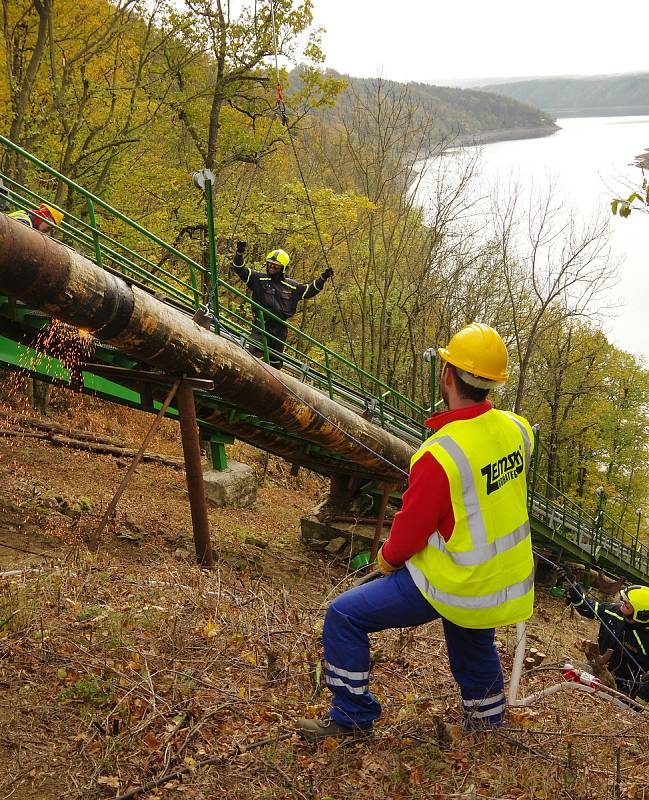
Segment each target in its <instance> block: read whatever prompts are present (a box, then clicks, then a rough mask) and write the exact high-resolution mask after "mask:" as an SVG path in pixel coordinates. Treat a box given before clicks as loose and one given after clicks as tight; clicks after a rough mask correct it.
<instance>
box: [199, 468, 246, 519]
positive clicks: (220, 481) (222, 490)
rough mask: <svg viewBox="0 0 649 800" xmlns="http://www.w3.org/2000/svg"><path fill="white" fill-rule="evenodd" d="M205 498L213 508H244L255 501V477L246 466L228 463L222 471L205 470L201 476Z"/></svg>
mask: <svg viewBox="0 0 649 800" xmlns="http://www.w3.org/2000/svg"><path fill="white" fill-rule="evenodd" d="M203 483H204V485H205V496H206V497H207V501H208V503H211V505H213V506H219V507H222V506H227V507H228V508H245V507H248V506H252V505H254V503H255V502H256V500H257V476H256V474H255V471H254V469H253V468H252V467H251V466H249V465H248V464H242V463H240V462H239V461H232V460H231V459H230V460H229V461H228V466H227V468H226V469H224V470H207V471H206V472H205V473H204V475H203Z"/></svg>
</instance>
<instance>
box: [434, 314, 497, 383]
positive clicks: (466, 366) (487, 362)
mask: <svg viewBox="0 0 649 800" xmlns="http://www.w3.org/2000/svg"><path fill="white" fill-rule="evenodd" d="M437 352H438V353H439V355H440V356H441V357H442V358H443V359H444V361H448V363H449V364H453V366H454V367H458V368H459V369H461V370H464V371H465V372H468V373H469V374H471V375H475V376H477V377H478V378H486V380H489V381H506V380H507V378H509V372H508V371H507V364H508V362H509V357H508V355H507V348H506V347H505V343H504V342H503V340H502V339H501V338H500V334H499V333H498V332H497V331H495V330H494V329H493V328H490V327H489V325H483V324H482V323H481V322H472V323H471V324H470V325H467V326H466V327H465V328H462V330H461V331H458V332H457V333H456V334H455V335H454V336H452V337H451V341H450V342H449V343H448V344H447V345H446V347H440V348H439V350H438V351H437Z"/></svg>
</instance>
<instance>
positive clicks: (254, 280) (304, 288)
mask: <svg viewBox="0 0 649 800" xmlns="http://www.w3.org/2000/svg"><path fill="white" fill-rule="evenodd" d="M246 249H247V243H246V242H243V241H239V242H237V252H236V254H235V256H234V260H233V262H232V267H233V269H234V271H235V272H236V274H237V275H238V276H239V278H241V280H242V281H243V282H244V283H245V284H246V286H247V287H248V288H249V289H250V291H251V294H252V299H253V300H254V301H255V303H258V304H259V305H260V306H262V307H263V308H265V309H267V310H268V311H272V312H273V314H275V315H276V316H278V317H280V319H282V320H287V319H290V318H291V317H292V316H293V315H294V314H295V311H296V310H297V306H298V303H299V302H300V300H308V299H309V297H315V295H317V294H318V293H319V292H321V291H322V289H323V288H324V285H325V283H326V282H327V281H328V280H329V278H331V277H332V276H333V274H334V271H333V270H332V269H331V267H328V268H327V269H326V270H325V271H324V272H323V273H322V275H320V276H319V277H317V278H316V279H315V280H314V281H311V283H298V281H295V280H293V279H292V278H287V277H286V274H285V273H286V268H287V267H288V265H289V262H290V258H289V256H288V253H286V252H284V250H271V251H270V253H268V255H267V256H266V272H256V271H255V270H252V269H250V267H245V266H244V265H243V262H244V253H245V252H246ZM260 316H261V315H260V313H259V311H258V309H256V308H255V309H253V317H254V320H255V328H254V331H253V333H252V336H251V337H250V338H251V341H253V342H254V343H255V344H253V345H252V346H251V348H250V352H251V353H252V354H253V355H255V356H258V357H261V356H263V355H264V349H263V341H264V328H265V331H266V334H267V342H268V350H269V360H270V364H271V366H273V367H277V369H281V366H282V359H281V358H280V356H281V355H282V352H283V351H284V345H285V344H286V337H287V335H288V328H287V327H286V325H285V324H284V322H279V321H278V320H275V319H271V318H270V317H269V316H264V324H263V327H262V323H261V319H260Z"/></svg>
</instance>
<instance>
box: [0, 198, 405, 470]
mask: <svg viewBox="0 0 649 800" xmlns="http://www.w3.org/2000/svg"><path fill="white" fill-rule="evenodd" d="M0 292H2V293H5V294H8V295H10V296H11V297H15V298H17V299H19V300H22V301H23V302H24V303H26V304H28V305H30V306H32V307H34V308H37V309H40V310H41V311H44V312H46V313H48V314H51V315H52V316H54V317H56V318H58V319H60V320H62V321H63V322H67V323H69V324H71V325H75V326H77V327H79V328H82V329H85V330H88V331H90V332H91V333H92V334H93V335H94V336H96V337H97V338H98V339H99V340H101V341H104V342H107V343H108V344H110V345H112V346H114V347H117V348H118V349H120V350H122V351H123V352H124V353H126V354H128V355H131V356H134V357H136V358H137V359H138V360H141V361H144V362H146V363H148V364H150V365H151V366H153V367H156V368H158V369H161V370H162V371H164V372H166V373H168V374H176V375H179V374H184V375H187V376H192V377H201V378H209V379H212V380H213V381H214V394H215V395H216V396H218V397H221V398H223V399H224V400H227V401H228V402H230V403H232V404H234V405H236V406H238V407H239V408H242V409H244V410H246V411H249V412H250V413H252V414H255V415H256V416H258V417H261V418H262V419H266V420H269V421H271V422H273V423H275V424H276V425H279V426H281V427H282V428H283V429H285V430H286V431H289V432H293V433H295V434H297V435H299V436H300V437H301V438H303V439H305V440H307V441H309V442H312V443H313V444H316V445H320V446H322V447H324V448H326V449H327V450H329V451H331V452H334V453H337V454H339V455H341V456H344V457H345V458H346V459H348V460H349V461H352V462H354V464H356V465H357V466H358V468H359V470H360V471H363V472H365V473H371V474H374V475H376V476H377V477H382V478H391V479H392V480H395V479H396V480H399V481H401V480H403V472H402V470H407V467H408V463H409V460H410V457H411V455H412V452H413V448H412V447H411V446H410V445H409V444H406V443H405V442H403V441H401V440H400V439H398V438H397V437H396V436H393V435H392V434H390V433H388V432H386V431H384V430H383V429H381V428H379V427H378V426H376V425H373V424H372V423H370V422H368V421H367V420H364V419H363V418H362V417H361V416H359V415H358V414H356V413H354V412H353V411H350V410H349V409H347V408H345V407H344V406H342V405H340V404H339V403H336V402H335V401H333V400H330V399H329V398H328V397H326V396H325V395H323V394H322V393H320V392H318V391H317V390H315V389H313V388H312V387H309V386H305V385H304V384H302V383H300V382H299V381H298V380H296V379H295V378H293V377H292V376H290V375H287V374H285V373H283V372H281V373H279V372H276V371H275V370H274V369H273V368H272V367H268V366H266V365H265V364H262V363H260V362H258V361H257V360H256V359H255V358H253V356H251V355H250V354H249V353H248V352H246V351H245V350H243V349H242V348H241V347H239V346H238V345H236V344H234V343H233V342H230V341H229V340H227V339H225V338H223V337H221V336H217V335H216V334H214V333H212V332H210V331H206V330H204V329H203V328H201V327H200V326H199V325H197V324H196V323H195V322H193V321H192V319H191V318H190V317H189V316H187V315H186V314H183V313H182V312H181V311H179V310H177V309H175V308H172V307H170V306H167V305H165V304H164V303H163V302H161V301H159V300H157V299H156V298H155V297H153V296H151V295H149V294H147V293H146V292H144V291H142V290H141V289H139V288H138V287H136V286H129V284H128V283H127V281H126V280H123V279H122V278H120V277H116V276H115V275H112V274H111V273H109V272H106V271H105V270H103V269H101V268H100V267H98V266H97V265H96V264H94V263H93V262H92V261H90V260H89V259H87V258H85V257H84V256H82V255H80V254H79V253H76V252H75V251H73V250H71V249H70V248H68V247H66V246H65V245H62V244H61V243H60V242H57V241H56V240H54V239H51V238H49V237H48V236H45V235H43V234H41V233H39V232H38V231H35V230H32V229H30V228H28V227H27V226H26V225H22V224H20V223H19V222H16V221H15V220H13V219H10V218H9V217H7V216H6V215H5V214H1V213H0ZM341 471H343V472H344V471H345V467H344V465H343V464H342V463H341Z"/></svg>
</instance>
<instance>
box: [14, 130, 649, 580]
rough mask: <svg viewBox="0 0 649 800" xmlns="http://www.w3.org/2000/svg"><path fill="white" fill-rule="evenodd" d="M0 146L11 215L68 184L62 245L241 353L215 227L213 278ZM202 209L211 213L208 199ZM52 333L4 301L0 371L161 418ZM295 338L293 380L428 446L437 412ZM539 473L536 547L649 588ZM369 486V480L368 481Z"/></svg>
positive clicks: (646, 552) (289, 358) (645, 568)
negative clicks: (16, 174) (55, 349)
mask: <svg viewBox="0 0 649 800" xmlns="http://www.w3.org/2000/svg"><path fill="white" fill-rule="evenodd" d="M0 145H1V146H2V147H3V148H5V151H11V153H12V156H13V157H14V158H16V157H18V158H20V159H22V161H23V171H24V174H25V175H27V176H28V179H29V180H25V179H23V181H22V183H17V182H16V181H14V180H12V179H11V178H10V177H9V176H8V175H5V174H2V173H0V177H1V178H2V180H3V183H4V186H5V192H6V197H7V199H8V201H9V204H10V206H11V208H12V209H14V208H15V209H18V208H22V209H30V208H33V207H34V206H35V205H38V204H39V203H40V202H49V203H50V204H51V201H49V200H47V198H46V197H44V196H43V194H41V193H40V192H41V191H44V190H41V189H39V191H35V190H34V189H31V188H28V187H27V185H26V184H27V183H31V184H32V185H36V186H39V187H41V186H46V187H47V193H48V195H49V194H51V193H52V186H53V185H56V184H62V185H63V186H64V187H65V192H66V194H67V197H68V202H67V205H68V206H69V207H70V208H74V209H78V210H77V211H76V212H71V211H70V210H68V208H66V209H62V210H63V211H64V212H65V220H64V221H63V223H62V224H61V225H60V226H59V228H58V230H57V232H56V237H57V238H58V239H59V240H60V241H62V242H63V243H65V244H67V245H68V246H69V247H71V248H73V249H74V250H76V251H78V252H81V253H82V254H83V255H85V256H86V257H88V258H90V259H92V260H93V261H94V262H95V263H96V264H97V265H98V266H100V267H102V268H103V269H105V270H108V271H110V272H113V273H115V274H118V275H120V276H121V277H123V278H125V279H126V280H127V281H128V282H129V283H131V284H134V285H137V286H139V287H140V288H141V289H143V290H145V291H148V292H151V293H153V294H155V295H156V296H157V297H158V298H159V299H161V300H163V301H164V302H165V303H167V304H169V305H172V306H174V307H175V308H177V309H179V310H181V311H183V312H184V313H186V314H188V315H190V316H191V315H194V313H195V312H196V311H197V310H198V309H201V308H202V307H203V303H204V299H205V297H207V296H212V298H213V307H212V309H211V311H212V313H213V317H212V325H213V328H214V330H215V332H216V333H218V334H219V335H221V336H224V337H226V338H229V339H230V340H232V341H234V342H237V343H239V344H240V345H241V346H242V347H246V345H247V343H248V340H249V339H250V336H251V334H252V333H253V332H254V323H253V315H252V312H253V307H255V304H254V303H253V302H252V301H251V300H250V298H248V297H247V296H246V295H245V294H244V293H243V292H240V291H239V290H238V289H236V288H235V287H234V286H231V285H230V284H229V283H228V282H227V281H225V280H224V279H223V278H222V277H221V276H220V274H218V271H217V257H216V243H215V240H214V236H213V220H212V219H211V217H210V218H209V223H210V224H208V232H209V233H210V234H211V235H210V236H209V237H208V243H207V246H208V259H207V260H208V263H209V267H208V268H206V267H204V266H202V265H201V264H199V263H197V262H196V261H194V260H193V259H191V258H189V257H188V256H187V255H185V254H183V253H182V252H181V251H180V250H178V249H177V248H175V247H173V246H171V245H169V244H167V243H166V242H164V241H163V240H162V239H160V238H159V237H157V236H155V235H154V234H153V233H151V232H149V231H147V230H146V229H145V228H143V227H142V226H141V225H139V224H138V223H136V222H134V221H133V220H130V219H129V218H128V217H126V216H125V215H123V214H121V213H120V212H119V211H117V210H116V209H114V208H112V207H111V206H110V205H109V204H108V203H106V202H104V201H103V200H101V199H100V198H99V197H96V196H94V195H93V194H91V193H90V192H88V191H87V190H86V189H84V188H83V187H81V186H80V185H78V184H76V183H75V182H74V181H71V180H69V179H68V178H66V177H65V176H63V175H61V174H60V173H58V172H57V171H56V170H54V169H53V168H51V167H49V166H48V165H47V164H45V163H44V162H42V161H40V160H39V159H37V158H36V157H34V156H32V155H31V154H30V153H28V152H27V151H25V150H23V149H22V148H20V147H18V146H17V145H15V144H14V143H12V142H11V141H10V140H9V139H7V138H5V137H4V136H0ZM208 188H209V187H208ZM207 210H208V212H210V211H211V202H209V198H208V202H207ZM256 310H257V312H258V314H259V318H260V327H259V328H258V329H257V330H258V331H261V333H262V335H263V338H264V347H263V349H264V360H265V361H266V362H268V361H269V348H268V341H267V339H266V334H265V322H266V320H267V319H270V318H273V316H274V315H273V314H272V313H271V312H268V311H266V310H265V309H263V308H261V307H259V306H256ZM50 322H51V320H50V318H49V317H47V316H46V315H44V314H43V313H41V312H39V311H38V310H37V309H30V308H28V307H27V306H25V305H23V304H21V303H19V302H16V301H15V300H13V299H11V298H8V297H2V296H0V364H2V365H3V366H4V367H5V368H7V369H11V370H19V369H20V370H25V371H27V372H29V373H31V374H32V375H34V376H37V377H39V378H42V379H44V380H49V381H56V382H57V383H59V384H61V385H64V386H66V385H68V386H69V385H70V384H72V383H77V384H79V383H80V384H81V388H82V389H83V391H84V392H86V393H89V394H92V395H95V396H98V397H101V398H104V399H106V400H109V401H111V402H115V403H120V404H123V405H127V406H131V407H133V408H139V409H142V410H146V411H157V410H158V409H159V407H160V403H159V402H158V401H156V400H155V399H153V397H152V395H151V391H150V385H149V384H147V383H146V382H142V381H139V380H138V379H137V377H136V378H129V377H128V371H131V373H132V374H133V375H137V374H141V371H142V370H146V369H147V366H146V365H144V364H142V363H139V362H137V361H135V360H134V359H133V358H130V357H128V356H126V355H125V354H123V353H121V352H120V351H118V350H116V349H115V348H112V347H110V346H107V345H105V344H102V343H101V342H99V341H96V340H95V341H93V342H92V360H93V362H96V363H99V364H103V365H108V366H112V367H119V368H121V369H122V370H125V371H126V372H125V373H124V375H125V377H124V378H123V379H120V378H115V377H112V376H111V377H110V378H108V377H106V376H105V374H104V375H102V374H100V371H98V372H96V373H93V372H91V371H90V370H83V375H82V381H79V377H80V376H79V375H73V374H71V372H70V370H69V369H68V367H67V366H66V364H65V363H64V360H62V359H60V358H57V357H56V356H55V355H52V354H49V355H45V356H44V355H43V352H42V351H43V345H42V340H43V338H44V335H45V333H46V331H47V330H48V328H49V326H50ZM288 327H289V343H288V344H287V347H286V350H285V356H284V370H285V371H286V372H288V373H290V374H292V375H293V376H295V377H297V378H299V380H301V381H302V382H303V383H306V384H309V385H311V386H313V387H314V388H315V389H317V390H318V391H320V392H322V393H324V394H325V395H327V396H328V397H329V398H331V399H332V400H334V401H336V402H338V403H340V404H342V405H344V406H346V407H347V408H350V409H352V410H354V411H356V412H357V413H359V414H362V415H363V416H364V417H365V418H366V419H368V420H370V421H371V422H372V423H373V424H375V425H377V426H379V427H381V428H383V429H385V430H387V431H389V432H390V433H392V434H393V435H395V436H397V437H398V438H400V439H402V440H404V441H406V442H408V443H409V444H411V445H412V446H414V447H416V446H417V445H418V444H419V443H420V442H421V441H422V439H423V438H425V436H426V435H427V434H426V429H425V427H424V421H425V419H426V418H427V417H428V415H429V413H430V408H428V409H426V408H424V407H422V406H421V405H419V404H417V403H415V402H413V401H412V400H411V399H410V398H408V397H406V396H404V395H403V394H401V393H400V392H398V391H396V390H395V389H393V388H392V387H390V386H388V385H387V384H385V383H384V382H383V381H381V380H379V379H377V378H376V377H375V376H373V375H371V374H370V373H368V372H366V371H364V370H362V369H360V368H359V367H357V366H356V365H355V364H353V363H352V362H351V361H349V360H348V359H346V358H345V357H344V356H342V355H340V354H338V353H336V352H335V351H333V350H331V349H330V348H328V347H326V346H325V345H323V344H321V343H320V342H318V341H317V340H315V339H313V338H312V337H310V336H308V335H307V334H305V333H304V332H302V331H300V330H299V329H298V328H294V327H293V326H291V325H290V324H289V325H288ZM431 383H432V382H431ZM199 394H201V393H199ZM201 404H203V405H205V406H206V407H217V408H219V409H220V410H227V412H228V420H229V421H230V423H232V425H234V426H236V423H237V421H238V420H241V421H242V422H245V424H246V426H247V427H249V426H251V425H252V426H253V427H254V426H258V427H259V428H261V429H265V430H272V431H273V432H274V433H276V434H280V435H282V436H285V437H290V438H293V439H295V440H296V446H298V447H302V448H304V449H305V450H306V451H307V452H308V449H309V448H310V447H313V445H312V444H311V443H309V442H308V441H306V440H303V441H301V440H300V438H299V437H298V436H296V435H295V434H289V433H288V432H286V431H285V430H282V429H280V428H278V427H277V426H274V425H272V424H271V423H269V422H268V421H267V420H264V419H261V418H256V417H254V415H251V414H250V413H248V412H245V411H243V410H242V409H238V408H236V407H235V406H232V405H231V404H228V403H226V402H225V401H223V400H221V399H219V398H218V397H215V396H214V395H210V394H204V393H202V394H201ZM432 404H433V401H432V398H431V406H432ZM169 415H170V416H175V415H177V411H176V410H175V409H173V408H171V409H170V410H169ZM199 427H200V428H201V433H202V436H203V437H204V439H205V440H206V442H207V443H210V444H211V445H212V452H213V458H214V460H215V462H216V463H215V465H216V466H220V467H223V466H224V461H223V453H224V450H223V444H224V443H228V442H231V441H233V436H232V434H231V433H228V432H224V431H222V430H219V429H217V428H215V427H214V426H213V425H210V424H209V423H207V422H206V421H205V420H200V419H199ZM242 438H243V437H242ZM538 451H539V449H538V447H537V453H538ZM319 455H320V457H321V458H322V457H325V458H329V459H330V461H331V467H332V471H333V472H335V469H336V464H337V463H339V462H340V460H341V456H340V455H339V454H336V453H331V454H327V453H325V452H323V451H322V450H321V449H320V453H319ZM537 466H538V464H537V463H535V465H534V468H533V475H532V478H531V480H530V487H531V489H530V497H529V501H530V516H531V522H532V534H533V539H534V541H535V543H536V545H537V546H539V547H541V548H543V549H546V550H549V551H550V552H552V553H554V554H555V556H557V557H560V558H570V559H577V560H579V561H582V562H584V563H587V564H590V565H594V566H598V567H600V568H602V569H605V570H607V571H611V572H613V573H615V574H623V575H625V576H627V577H629V578H631V579H632V580H640V581H645V582H646V581H647V580H649V548H648V547H647V546H646V545H645V544H642V543H640V542H639V541H638V536H637V535H633V534H631V533H629V532H628V531H626V530H624V529H623V528H621V527H620V526H618V525H616V524H615V522H614V521H613V520H612V519H611V518H610V517H608V516H607V515H606V514H605V513H604V510H603V508H602V507H601V506H600V509H599V511H598V513H597V514H596V515H594V516H593V515H589V514H588V513H587V512H585V511H584V510H583V509H582V508H581V507H580V506H579V505H578V504H577V503H575V502H574V501H572V500H571V499H570V498H568V497H567V496H565V495H563V494H561V493H559V492H557V491H556V490H554V489H553V488H552V487H549V486H547V485H545V484H544V482H543V480H542V479H541V478H540V477H539V476H538V474H537V473H538V469H537ZM366 477H367V478H368V479H371V478H372V476H371V475H367V476H366ZM549 498H552V499H549Z"/></svg>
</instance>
